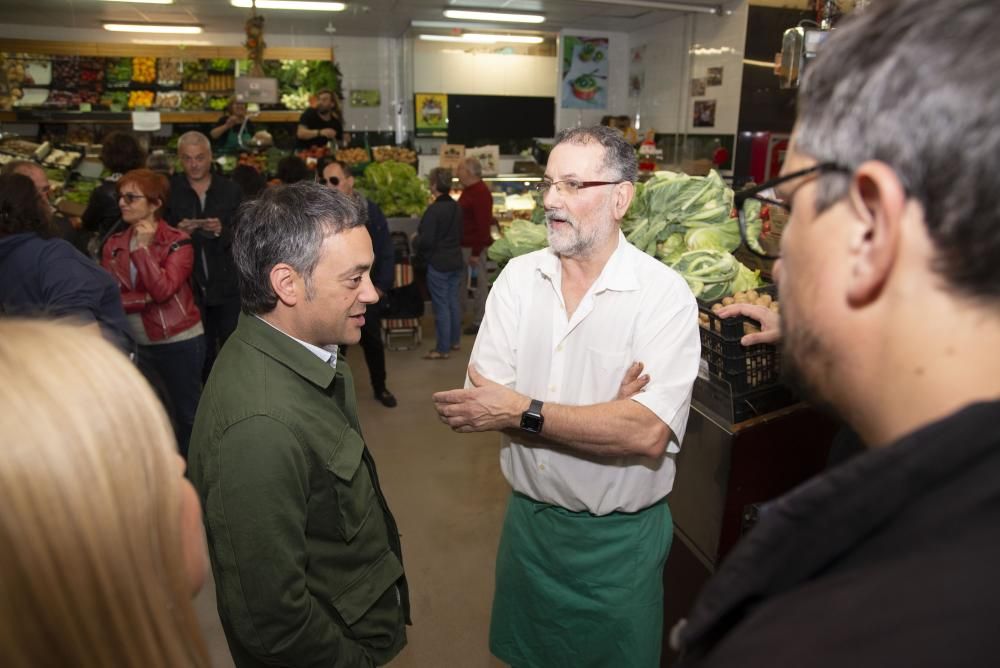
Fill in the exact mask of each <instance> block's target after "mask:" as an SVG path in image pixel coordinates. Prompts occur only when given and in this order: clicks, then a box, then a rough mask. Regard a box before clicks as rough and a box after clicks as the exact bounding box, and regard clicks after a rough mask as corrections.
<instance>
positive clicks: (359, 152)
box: [337, 148, 369, 165]
mask: <svg viewBox="0 0 1000 668" xmlns="http://www.w3.org/2000/svg"><path fill="white" fill-rule="evenodd" d="M337 160H340V161H341V162H344V163H347V164H348V165H357V164H360V163H362V162H369V158H368V151H366V150H365V149H363V148H342V149H340V150H339V151H337Z"/></svg>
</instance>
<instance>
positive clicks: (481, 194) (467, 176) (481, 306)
mask: <svg viewBox="0 0 1000 668" xmlns="http://www.w3.org/2000/svg"><path fill="white" fill-rule="evenodd" d="M455 175H456V176H457V177H458V181H459V183H461V184H462V194H461V195H460V196H459V198H458V204H459V206H461V207H462V216H463V230H462V255H463V257H464V258H465V262H466V264H468V266H469V271H470V272H471V273H472V274H474V275H475V277H476V288H475V295H476V296H475V300H474V301H473V302H472V306H471V308H472V324H471V325H469V326H468V327H466V328H465V331H464V332H463V333H465V334H476V333H477V332H478V331H479V324H480V323H481V322H482V321H483V314H484V313H485V311H486V294H487V292H488V291H489V286H488V285H487V284H486V263H487V259H486V249H487V248H489V246H490V244H492V243H493V238H492V237H491V236H490V227H491V226H492V225H493V222H494V221H493V194H492V193H491V192H490V189H489V188H488V187H487V185H486V184H485V183H483V179H482V177H483V168H482V165H480V164H479V160H477V159H476V158H465V159H464V160H462V162H460V163H459V164H458V169H457V170H456V172H455ZM467 293H468V291H467V290H466V288H465V286H464V285H463V286H462V287H461V290H460V296H461V299H462V310H463V311H464V310H468V306H466V301H467V297H468V295H467Z"/></svg>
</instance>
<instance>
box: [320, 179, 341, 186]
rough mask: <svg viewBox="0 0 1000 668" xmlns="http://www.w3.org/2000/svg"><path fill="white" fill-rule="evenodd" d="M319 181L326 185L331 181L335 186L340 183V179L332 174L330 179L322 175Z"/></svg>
mask: <svg viewBox="0 0 1000 668" xmlns="http://www.w3.org/2000/svg"><path fill="white" fill-rule="evenodd" d="M319 182H320V183H322V184H324V185H325V184H327V183H329V184H330V185H331V186H333V187H337V186H339V185H340V179H338V178H337V177H336V176H331V177H330V178H328V179H327V178H324V177H322V176H321V177H319Z"/></svg>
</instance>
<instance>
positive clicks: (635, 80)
mask: <svg viewBox="0 0 1000 668" xmlns="http://www.w3.org/2000/svg"><path fill="white" fill-rule="evenodd" d="M645 85H646V45H645V44H643V45H642V46H637V47H635V48H633V49H629V59H628V96H629V97H639V96H640V95H642V88H643V86H645Z"/></svg>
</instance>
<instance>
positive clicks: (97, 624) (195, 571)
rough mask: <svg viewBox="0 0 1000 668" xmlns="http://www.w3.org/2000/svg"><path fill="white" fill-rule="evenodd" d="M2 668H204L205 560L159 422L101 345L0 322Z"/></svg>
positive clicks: (147, 398)
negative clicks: (197, 599)
mask: <svg viewBox="0 0 1000 668" xmlns="http://www.w3.org/2000/svg"><path fill="white" fill-rule="evenodd" d="M0 378H3V379H4V380H3V382H2V383H0V449H2V453H3V455H2V456H3V460H2V461H3V463H2V465H0V508H2V509H3V511H2V512H0V665H3V666H5V667H7V668H20V667H22V666H24V667H28V666H32V667H33V666H74V667H91V666H93V667H94V668H97V667H98V666H102V667H103V666H143V667H144V668H157V667H163V668H173V667H175V666H176V667H180V666H184V667H185V668H186V667H188V666H196V667H200V666H208V665H209V660H208V654H207V650H206V648H205V645H204V642H203V641H202V639H201V636H200V634H199V631H198V623H197V620H196V618H195V613H194V609H193V606H192V604H191V597H192V596H193V594H194V593H195V592H197V590H198V589H200V588H201V585H202V583H203V581H204V578H205V574H206V566H207V563H208V562H207V555H206V551H205V546H204V539H203V536H202V525H201V508H200V504H199V502H198V497H197V495H196V494H195V491H194V489H193V488H192V487H191V484H190V483H189V482H188V481H187V480H186V479H185V478H184V477H183V471H184V462H183V460H182V459H181V458H180V456H179V455H178V453H177V447H176V444H175V442H174V439H173V435H172V431H171V428H170V422H169V421H168V420H167V416H166V414H165V413H164V410H163V408H162V406H161V405H160V403H159V402H158V401H157V399H156V397H155V395H154V394H153V392H152V390H151V388H150V387H149V385H148V384H147V383H146V381H145V380H144V379H143V377H142V376H141V375H140V374H139V372H138V371H136V370H135V368H134V367H133V366H132V365H131V364H130V363H129V361H128V359H127V358H126V357H125V356H124V355H122V354H121V353H120V352H119V351H117V350H116V349H115V348H114V347H113V346H112V345H111V344H109V343H107V342H105V341H104V340H103V339H102V338H101V337H100V336H99V335H97V334H95V333H92V332H88V331H86V330H81V329H79V328H74V327H72V326H69V325H60V324H54V323H51V322H42V321H26V320H24V321H22V320H3V321H0Z"/></svg>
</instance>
